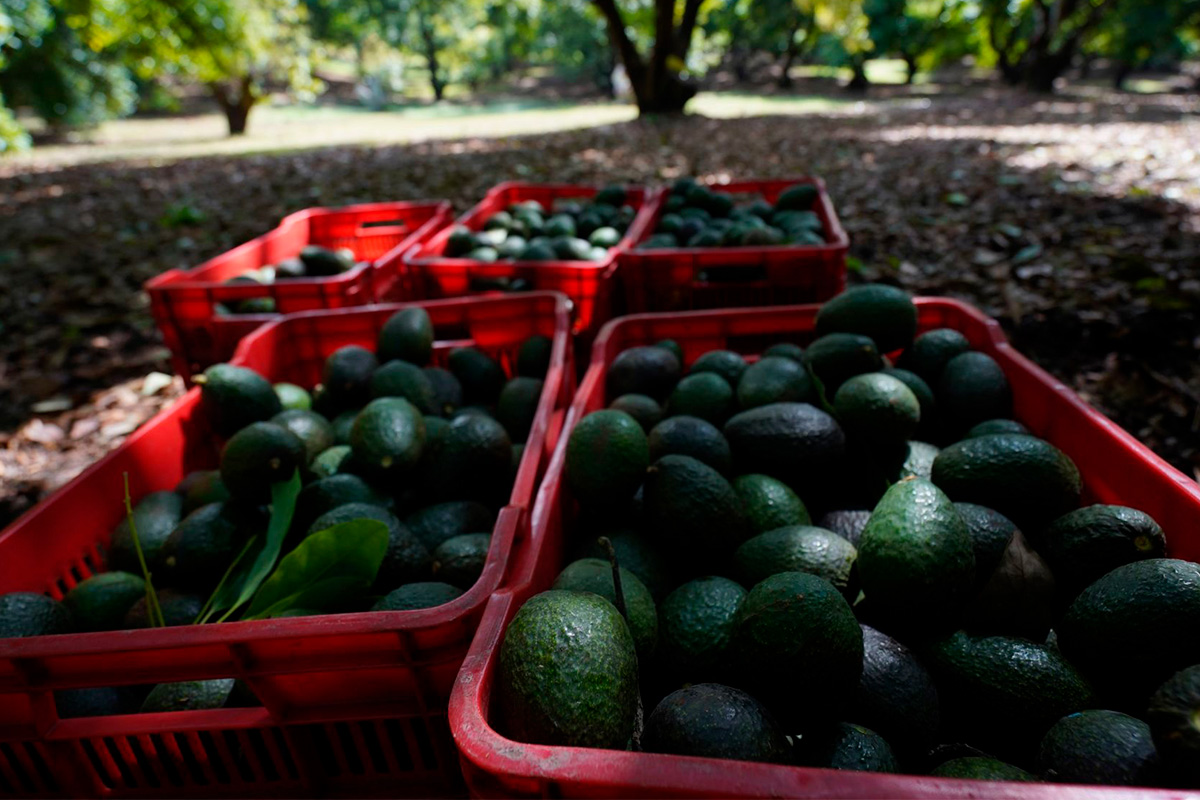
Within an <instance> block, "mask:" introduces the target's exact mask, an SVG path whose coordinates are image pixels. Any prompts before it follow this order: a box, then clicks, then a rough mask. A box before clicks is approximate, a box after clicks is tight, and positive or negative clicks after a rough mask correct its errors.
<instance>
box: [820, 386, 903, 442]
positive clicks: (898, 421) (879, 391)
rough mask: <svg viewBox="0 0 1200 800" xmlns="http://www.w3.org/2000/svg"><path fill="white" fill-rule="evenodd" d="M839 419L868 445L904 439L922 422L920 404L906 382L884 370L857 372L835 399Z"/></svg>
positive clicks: (835, 408)
mask: <svg viewBox="0 0 1200 800" xmlns="http://www.w3.org/2000/svg"><path fill="white" fill-rule="evenodd" d="M833 407H834V410H836V411H837V416H838V421H839V422H840V423H841V425H842V427H843V428H844V429H845V431H846V433H847V434H849V435H850V436H853V437H855V438H857V439H858V440H859V441H861V442H864V443H867V444H868V445H885V446H886V445H888V444H896V443H899V442H905V441H907V440H908V439H909V438H911V437H912V435H913V434H914V433H915V432H916V430H917V424H918V423H919V422H920V421H921V405H920V402H919V401H918V400H917V396H916V395H915V394H913V392H912V390H911V389H909V388H908V387H907V386H906V385H905V384H904V383H903V382H901V381H900V380H899V379H897V378H893V377H892V376H890V375H884V374H883V373H882V372H868V373H865V374H863V375H855V376H854V377H853V378H850V379H849V380H847V381H846V382H845V383H843V384H842V385H841V388H839V389H838V390H837V394H836V395H835V396H834V399H833Z"/></svg>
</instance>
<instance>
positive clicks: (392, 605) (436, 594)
mask: <svg viewBox="0 0 1200 800" xmlns="http://www.w3.org/2000/svg"><path fill="white" fill-rule="evenodd" d="M462 594H463V590H462V589H459V588H458V587H457V586H451V585H450V584H448V583H442V582H441V581H423V582H418V583H406V584H404V585H403V586H401V587H399V588H398V589H393V590H392V591H391V592H389V593H388V594H387V595H386V596H384V597H382V598H380V600H379V602H377V603H376V604H375V605H374V606H372V607H371V610H372V611H417V610H418V609H422V608H436V607H437V606H440V605H445V604H446V603H449V602H450V601H451V600H455V599H457V598H459V597H462Z"/></svg>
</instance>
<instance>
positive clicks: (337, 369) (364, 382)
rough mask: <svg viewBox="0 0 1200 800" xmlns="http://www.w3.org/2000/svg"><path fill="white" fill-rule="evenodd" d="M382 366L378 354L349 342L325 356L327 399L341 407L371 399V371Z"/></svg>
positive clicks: (344, 408)
mask: <svg viewBox="0 0 1200 800" xmlns="http://www.w3.org/2000/svg"><path fill="white" fill-rule="evenodd" d="M378 366H379V362H378V360H376V358H375V354H374V353H372V352H371V351H370V350H368V349H366V348H365V347H359V346H358V345H356V344H348V345H346V346H345V347H339V348H338V349H337V350H334V351H333V352H332V353H330V354H329V358H327V359H325V371H324V377H323V378H322V381H321V385H322V386H324V387H325V395H326V397H327V399H328V402H329V403H330V404H331V405H332V406H333V407H334V408H336V409H338V410H339V411H344V410H346V409H348V408H360V407H362V406H363V405H365V404H366V402H367V401H368V400H370V399H371V375H372V374H374V372H375V369H376V368H377V367H378Z"/></svg>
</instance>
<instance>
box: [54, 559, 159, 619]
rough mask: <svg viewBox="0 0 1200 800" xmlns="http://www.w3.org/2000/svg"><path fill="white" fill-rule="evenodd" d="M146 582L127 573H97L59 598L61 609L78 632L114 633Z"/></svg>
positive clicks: (144, 592) (144, 587) (140, 594)
mask: <svg viewBox="0 0 1200 800" xmlns="http://www.w3.org/2000/svg"><path fill="white" fill-rule="evenodd" d="M145 595H146V582H145V581H144V580H142V579H141V578H139V577H138V576H137V575H132V574H130V573H128V572H101V573H100V574H99V575H93V576H91V577H90V578H87V579H86V580H84V581H82V582H80V583H79V584H77V585H76V586H75V588H73V589H71V591H69V592H67V594H66V595H65V596H64V597H63V605H64V606H66V607H67V610H68V611H70V612H71V617H72V619H74V620H75V624H76V625H77V626H78V627H79V629H80V630H82V631H115V630H117V629H119V628H120V627H121V622H122V620H124V619H125V614H126V613H127V612H128V611H129V609H130V608H131V607H132V606H133V604H134V603H136V602H137V601H138V598H140V597H145Z"/></svg>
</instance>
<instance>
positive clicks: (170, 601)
mask: <svg viewBox="0 0 1200 800" xmlns="http://www.w3.org/2000/svg"><path fill="white" fill-rule="evenodd" d="M155 596H156V597H157V598H158V607H159V608H160V609H161V610H162V615H163V622H165V623H166V625H167V627H168V628H171V627H175V626H177V625H191V624H192V623H193V622H195V621H196V617H198V616H200V612H201V611H202V610H203V609H204V603H205V601H206V600H207V599H208V598H205V597H201V596H200V595H198V594H185V593H183V592H177V591H175V590H173V589H159V590H158V591H157V592H155ZM121 627H122V628H125V629H126V630H136V629H138V628H150V627H153V626H152V625H151V624H150V612H149V610H148V609H147V605H146V595H145V593H143V594H142V596H141V598H140V599H139V600H138V601H137V602H136V603H134V604H133V605H132V606H130V607H129V611H127V612H125V618H124V619H123V620H122V622H121Z"/></svg>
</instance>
